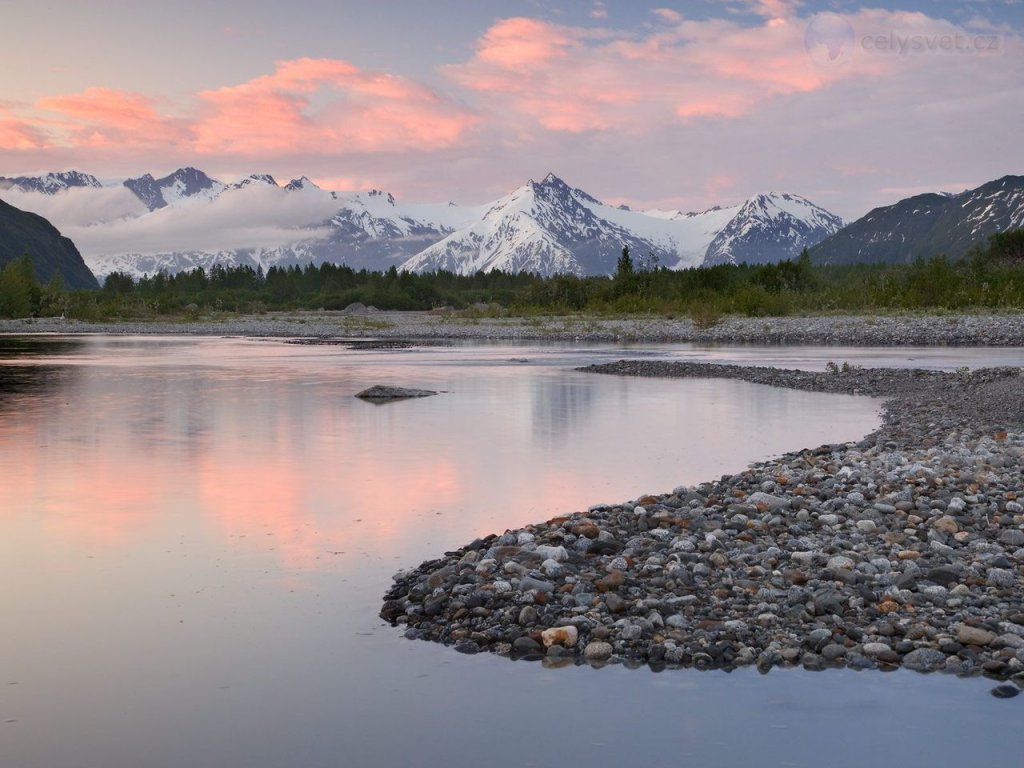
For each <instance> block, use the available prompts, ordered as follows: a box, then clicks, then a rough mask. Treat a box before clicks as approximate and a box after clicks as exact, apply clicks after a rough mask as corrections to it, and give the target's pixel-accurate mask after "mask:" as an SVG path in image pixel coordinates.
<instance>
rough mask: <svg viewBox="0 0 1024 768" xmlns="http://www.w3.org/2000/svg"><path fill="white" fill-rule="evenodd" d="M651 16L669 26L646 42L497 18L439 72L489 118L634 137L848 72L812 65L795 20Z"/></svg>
mask: <svg viewBox="0 0 1024 768" xmlns="http://www.w3.org/2000/svg"><path fill="white" fill-rule="evenodd" d="M662 10H664V9H662ZM656 13H658V14H659V15H660V16H661V18H662V19H663V20H664V21H666V22H667V23H668V27H667V28H666V27H664V26H662V27H659V28H657V29H656V30H654V31H651V32H649V33H647V34H645V35H642V36H636V35H633V34H629V33H626V32H621V33H615V34H613V33H610V32H607V31H601V32H597V33H595V32H593V31H591V30H585V29H582V28H575V27H567V26H560V25H556V24H552V23H549V22H542V21H537V20H529V19H509V20H505V21H501V22H498V23H497V24H495V25H494V26H493V27H491V29H489V30H488V31H487V33H485V34H484V35H483V37H482V38H481V39H480V41H479V43H478V45H477V48H476V52H475V54H474V56H473V57H472V58H471V59H470V60H469V61H467V62H465V63H463V64H459V65H454V66H450V67H448V68H447V69H446V70H445V71H446V73H447V74H448V75H449V76H450V77H451V78H452V79H453V80H454V81H455V82H456V83H457V84H458V85H460V86H462V87H464V88H467V89H470V90H472V91H475V92H477V93H478V94H479V95H480V97H481V98H482V99H483V100H484V101H485V102H487V103H488V104H490V105H491V107H492V109H493V110H494V112H495V113H500V114H502V115H509V114H511V115H519V116H521V117H526V118H528V119H530V120H532V121H535V122H536V123H537V124H539V125H540V126H542V127H544V128H546V129H549V130H553V131H564V132H569V133H580V132H584V131H607V130H619V131H627V132H631V133H636V132H644V131H645V130H646V128H645V126H649V125H651V124H652V123H657V124H660V125H663V124H664V123H666V122H672V121H678V120H684V121H685V120H689V119H693V118H695V117H701V116H713V117H730V118H735V117H739V116H741V115H744V114H746V113H748V112H750V111H751V110H753V109H756V108H757V105H758V104H760V103H762V102H764V101H765V100H768V99H771V98H773V97H776V96H780V95H788V94H793V93H800V92H808V91H814V90H818V89H821V88H824V87H827V86H828V85H829V84H831V83H833V82H835V81H836V80H838V79H841V78H844V77H848V76H850V74H852V73H853V70H852V69H848V70H844V69H840V68H833V69H822V68H820V67H817V66H816V65H815V63H814V62H813V61H812V60H811V58H810V57H809V56H808V54H807V51H806V50H805V48H804V42H803V38H804V31H805V28H806V25H804V24H801V23H798V22H796V21H787V20H785V19H782V18H773V19H771V20H768V21H766V22H765V23H764V24H761V25H758V26H754V27H749V26H743V25H740V24H736V23H733V22H729V21H724V20H708V21H686V20H683V19H682V17H679V16H678V14H675V13H674V12H666V13H662V12H660V11H656ZM858 73H863V70H858Z"/></svg>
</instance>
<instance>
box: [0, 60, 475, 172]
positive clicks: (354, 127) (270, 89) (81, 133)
mask: <svg viewBox="0 0 1024 768" xmlns="http://www.w3.org/2000/svg"><path fill="white" fill-rule="evenodd" d="M34 106H35V115H34V119H33V120H26V119H23V118H18V117H15V116H13V115H9V114H7V113H5V112H0V147H2V148H5V149H38V148H40V147H42V146H43V144H44V139H45V138H46V136H47V134H52V140H51V142H50V144H51V145H53V146H57V147H71V148H73V147H82V148H91V149H93V150H97V151H102V152H104V153H105V154H107V155H108V156H109V155H111V154H117V153H121V154H130V153H132V152H136V151H138V150H139V149H140V148H152V147H154V146H159V147H161V148H164V149H165V150H167V151H170V152H174V153H176V154H178V155H179V156H182V157H186V158H187V157H194V156H196V155H206V154H217V155H218V156H220V155H224V156H248V155H256V154H258V155H260V156H261V157H273V156H274V155H280V154H286V155H290V154H295V153H296V152H297V151H301V152H307V153H309V154H318V155H320V154H340V155H344V154H353V153H376V152H396V151H405V150H419V151H432V150H436V149H440V148H444V147H448V146H451V145H452V144H454V143H455V142H457V141H460V140H461V139H463V138H464V137H465V136H466V134H467V133H468V132H469V131H470V130H471V129H472V128H473V126H474V125H475V124H476V123H477V120H478V118H477V117H476V115H475V114H474V113H473V112H471V111H470V110H469V109H467V108H466V107H463V106H461V105H458V104H456V103H455V102H454V101H452V100H451V99H448V98H445V97H444V96H442V95H440V94H438V93H437V92H435V91H434V90H432V89H430V88H428V87H427V86H425V85H423V84H421V83H419V82H417V81H415V80H412V79H410V78H406V77H401V76H397V75H392V74H388V73H383V72H373V71H368V70H362V69H360V68H358V67H356V66H354V65H353V64H350V63H349V62H346V61H341V60H338V59H310V58H302V59H294V60H289V61H281V62H278V63H277V65H276V66H275V69H274V71H273V72H271V73H270V74H267V75H262V76H259V77H256V78H253V79H252V80H249V81H247V82H244V83H240V84H237V85H231V86H225V87H222V88H216V89H212V90H207V91H202V92H200V93H198V94H196V95H195V97H194V100H193V101H192V102H191V103H187V104H185V105H183V107H182V108H181V109H180V111H179V112H178V113H177V114H166V113H164V112H162V111H160V110H158V108H157V100H156V99H154V98H151V97H149V96H146V95H144V94H140V93H132V92H127V91H119V90H114V89H110V88H101V87H90V88H86V89H85V90H84V91H82V92H80V93H75V94H68V95H58V96H49V97H46V98H42V99H39V100H38V101H37V103H36V104H35V105H34ZM43 126H45V127H46V131H45V132H44V129H43Z"/></svg>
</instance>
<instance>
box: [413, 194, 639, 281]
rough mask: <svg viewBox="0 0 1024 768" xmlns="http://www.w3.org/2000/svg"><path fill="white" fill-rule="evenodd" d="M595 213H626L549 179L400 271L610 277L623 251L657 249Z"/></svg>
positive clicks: (493, 209)
mask: <svg viewBox="0 0 1024 768" xmlns="http://www.w3.org/2000/svg"><path fill="white" fill-rule="evenodd" d="M594 208H597V209H598V210H600V211H601V212H602V213H606V212H615V214H616V215H617V217H618V218H622V217H623V216H628V215H629V214H630V212H628V211H622V210H620V209H617V208H612V207H610V206H604V205H602V204H601V203H600V202H598V201H597V200H595V199H594V198H592V197H590V196H589V195H587V194H586V193H585V192H583V191H581V190H579V189H574V188H572V187H570V186H568V185H567V184H566V183H565V182H564V181H562V180H561V179H559V178H558V177H557V176H555V175H554V174H548V175H547V176H546V177H545V178H544V180H543V181H540V182H536V181H533V180H531V181H529V182H528V183H527V184H525V185H524V186H522V187H519V188H518V189H516V190H515V191H513V192H512V193H511V194H509V195H506V196H505V197H503V198H501V199H500V200H498V201H497V202H495V203H494V204H493V205H491V206H490V207H489V208H488V210H487V212H486V213H485V214H484V215H483V216H482V217H481V218H480V219H478V220H477V221H475V222H473V223H471V224H469V225H468V226H465V227H463V228H462V229H459V230H457V231H455V232H453V233H452V234H450V235H448V236H447V237H445V238H444V239H443V240H441V241H440V242H438V243H435V244H434V245H432V246H430V247H428V248H426V249H425V250H423V251H422V252H420V253H418V254H417V255H416V256H414V257H413V258H411V259H409V260H408V261H407V262H405V264H403V265H402V269H404V270H408V271H411V272H430V271H434V270H447V271H450V272H457V273H460V274H472V273H474V272H477V271H480V270H483V271H490V270H493V269H501V270H503V271H507V272H520V271H527V272H535V273H537V274H541V275H552V274H559V273H571V274H576V275H585V274H605V273H608V272H610V271H613V270H614V268H615V262H616V260H617V259H618V257H619V254H620V253H621V251H622V247H623V245H628V246H629V247H630V248H631V249H632V250H633V251H634V252H635V253H638V254H640V253H647V252H648V251H650V252H652V253H653V252H655V251H658V250H659V246H657V245H655V244H654V243H653V242H651V241H648V240H644V239H643V238H642V237H638V236H637V235H635V234H634V233H632V232H631V231H629V230H628V229H626V228H625V227H623V226H622V225H621V224H618V223H616V222H613V221H609V220H608V219H606V218H602V217H601V216H600V215H598V214H597V213H595V211H594V210H593V209H594ZM652 221H653V220H652ZM655 255H657V254H655Z"/></svg>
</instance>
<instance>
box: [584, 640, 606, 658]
mask: <svg viewBox="0 0 1024 768" xmlns="http://www.w3.org/2000/svg"><path fill="white" fill-rule="evenodd" d="M611 656H612V646H611V645H610V644H609V643H606V642H604V641H602V640H594V641H592V642H589V643H587V647H586V648H584V649H583V658H585V659H586V660H587V661H607V660H608V659H610V658H611Z"/></svg>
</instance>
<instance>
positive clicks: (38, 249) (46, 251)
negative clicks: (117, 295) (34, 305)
mask: <svg viewBox="0 0 1024 768" xmlns="http://www.w3.org/2000/svg"><path fill="white" fill-rule="evenodd" d="M26 253H27V254H28V255H29V256H30V257H31V259H32V266H33V267H34V268H35V272H36V277H37V278H39V282H41V283H44V284H45V283H48V282H50V280H52V279H53V277H54V275H57V274H59V275H61V277H63V278H64V283H65V284H66V285H67V286H68V287H69V288H98V287H99V284H98V283H97V282H96V277H95V276H94V275H93V273H92V272H90V271H89V267H87V266H86V264H85V262H84V261H83V260H82V254H80V253H79V252H78V249H77V248H76V247H75V244H74V243H72V242H71V241H70V240H69V239H68V238H66V237H63V236H62V235H61V233H60V232H58V231H57V228H56V227H54V226H53V225H52V224H51V223H50V222H49V221H47V220H46V219H44V218H43V217H42V216H38V215H36V214H34V213H28V212H27V211H22V210H20V209H18V208H15V207H14V206H13V205H8V204H7V203H5V202H3V201H2V200H0V267H3V266H4V265H6V264H7V263H8V262H10V261H13V260H14V259H16V258H18V257H19V256H21V255H23V254H26Z"/></svg>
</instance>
